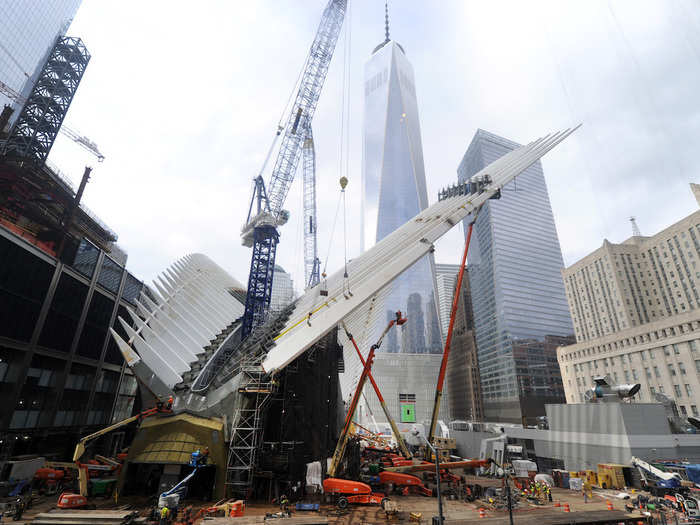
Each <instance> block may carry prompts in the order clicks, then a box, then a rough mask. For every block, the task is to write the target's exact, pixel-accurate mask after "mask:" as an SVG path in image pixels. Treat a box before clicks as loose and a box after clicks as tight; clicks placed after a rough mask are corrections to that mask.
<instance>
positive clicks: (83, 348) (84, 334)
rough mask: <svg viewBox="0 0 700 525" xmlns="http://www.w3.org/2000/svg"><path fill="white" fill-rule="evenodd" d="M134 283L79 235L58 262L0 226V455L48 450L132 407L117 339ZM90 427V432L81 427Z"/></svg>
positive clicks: (138, 285)
mask: <svg viewBox="0 0 700 525" xmlns="http://www.w3.org/2000/svg"><path fill="white" fill-rule="evenodd" d="M142 289H144V287H143V283H142V282H141V281H139V280H138V279H137V278H136V277H134V276H133V275H132V274H130V273H129V272H127V271H126V270H125V269H124V266H123V264H122V263H120V262H118V261H116V260H114V259H112V258H111V257H110V256H109V255H108V254H107V253H105V252H104V251H103V250H101V249H99V248H98V247H96V246H95V245H94V244H92V243H91V242H90V241H89V240H87V239H82V241H81V242H80V244H79V247H78V250H77V252H76V254H75V256H74V258H73V259H72V261H71V263H70V264H64V263H62V262H60V261H59V260H58V259H56V258H55V257H53V256H51V255H50V254H48V253H46V252H45V251H42V250H41V249H39V248H38V247H37V246H35V245H34V244H32V243H30V242H28V241H27V240H25V239H23V238H22V237H21V236H19V235H17V234H16V233H14V232H13V231H12V230H11V229H9V228H6V227H4V226H3V225H0V398H1V399H2V400H3V402H2V404H0V459H1V458H3V457H8V456H10V455H18V454H28V453H35V452H39V451H40V452H41V453H42V454H48V453H52V452H55V453H56V454H58V455H59V456H66V454H67V453H68V452H70V451H71V449H72V447H74V446H75V442H76V440H77V439H78V438H79V436H80V435H85V434H88V433H90V432H91V431H93V430H96V429H97V428H98V427H100V426H104V425H105V424H107V423H109V422H110V421H117V420H120V419H124V418H126V417H128V416H130V415H131V413H132V410H133V409H134V408H135V407H134V403H135V399H136V388H137V384H136V380H135V378H134V377H133V376H132V375H131V373H130V372H129V370H128V369H126V367H125V365H124V360H123V358H122V356H121V353H120V352H119V350H118V348H117V347H116V345H115V343H114V341H113V340H112V338H111V337H110V336H109V330H108V329H109V327H110V326H111V327H112V328H114V329H115V330H116V331H117V332H119V333H120V334H121V335H122V337H127V336H126V334H125V332H124V330H123V328H122V327H121V326H120V324H119V323H118V322H117V315H120V316H122V317H123V318H125V319H129V318H130V317H129V314H128V313H127V311H126V308H127V307H131V308H134V307H135V302H134V301H135V300H136V299H137V297H138V295H139V293H140V292H141V290H142ZM91 427H92V430H91Z"/></svg>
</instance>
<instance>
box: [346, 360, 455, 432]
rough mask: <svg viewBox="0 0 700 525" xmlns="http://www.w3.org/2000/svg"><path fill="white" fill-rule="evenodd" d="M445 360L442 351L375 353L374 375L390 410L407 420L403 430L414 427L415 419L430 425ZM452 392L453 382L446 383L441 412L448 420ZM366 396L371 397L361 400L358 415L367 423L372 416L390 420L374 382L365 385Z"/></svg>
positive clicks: (441, 415)
mask: <svg viewBox="0 0 700 525" xmlns="http://www.w3.org/2000/svg"><path fill="white" fill-rule="evenodd" d="M441 362H442V356H441V355H438V354H432V355H430V354H427V355H426V354H406V355H395V354H390V353H387V352H380V353H377V354H375V356H374V362H373V364H372V375H373V376H374V377H375V378H376V380H377V383H378V384H379V388H380V390H381V392H382V397H383V398H384V401H385V402H386V406H387V408H388V409H389V413H390V414H391V416H392V417H393V418H394V419H395V421H396V422H397V423H399V424H404V425H400V426H399V430H401V431H402V432H403V431H404V430H406V429H407V428H410V424H412V423H421V424H428V425H430V420H431V418H432V416H433V405H434V403H435V387H436V385H437V378H438V374H439V372H440V363H441ZM380 378H381V379H380ZM449 396H450V392H449V386H448V385H445V389H444V391H443V398H442V403H441V404H440V412H439V416H438V417H439V419H440V420H442V421H444V422H445V423H447V422H448V421H449V420H450V419H449V417H450V413H449V406H448V403H447V399H449ZM364 399H366V400H367V404H366V405H365V404H363V403H361V404H360V407H361V409H360V410H361V411H360V413H359V415H358V417H359V420H360V421H361V422H362V424H363V425H365V426H367V425H369V424H370V423H373V419H372V418H374V421H377V422H383V423H386V422H387V421H386V417H385V416H384V412H383V411H382V407H381V405H380V404H379V399H377V396H376V394H375V393H374V390H373V389H372V386H371V385H366V386H365V388H364ZM363 405H364V406H363ZM367 405H368V408H367ZM405 425H408V426H405ZM367 428H372V427H371V426H368V427H367Z"/></svg>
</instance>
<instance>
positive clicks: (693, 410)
mask: <svg viewBox="0 0 700 525" xmlns="http://www.w3.org/2000/svg"><path fill="white" fill-rule="evenodd" d="M690 411H691V412H692V413H693V415H694V416H696V417H697V416H699V415H700V414H698V407H697V406H696V405H690Z"/></svg>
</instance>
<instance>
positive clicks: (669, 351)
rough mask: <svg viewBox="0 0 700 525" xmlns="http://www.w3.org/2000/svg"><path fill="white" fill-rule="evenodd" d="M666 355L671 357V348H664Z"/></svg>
mask: <svg viewBox="0 0 700 525" xmlns="http://www.w3.org/2000/svg"><path fill="white" fill-rule="evenodd" d="M664 355H671V347H669V346H664Z"/></svg>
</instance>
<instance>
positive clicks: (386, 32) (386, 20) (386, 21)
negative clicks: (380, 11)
mask: <svg viewBox="0 0 700 525" xmlns="http://www.w3.org/2000/svg"><path fill="white" fill-rule="evenodd" d="M384 35H385V39H384V42H388V41H389V0H384Z"/></svg>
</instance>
